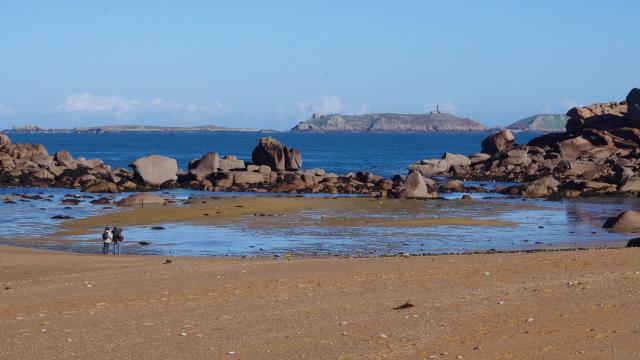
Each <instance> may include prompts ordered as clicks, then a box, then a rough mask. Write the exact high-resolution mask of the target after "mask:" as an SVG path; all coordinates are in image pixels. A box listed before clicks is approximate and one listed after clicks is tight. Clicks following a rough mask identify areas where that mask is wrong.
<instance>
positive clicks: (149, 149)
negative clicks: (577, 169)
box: [10, 132, 541, 177]
mask: <svg viewBox="0 0 640 360" xmlns="http://www.w3.org/2000/svg"><path fill="white" fill-rule="evenodd" d="M487 135H489V133H485V132H477V133H476V132H473V133H407V134H405V133H293V132H283V133H269V134H265V133H256V132H228V133H227V132H212V133H204V132H199V133H100V134H84V133H81V134H41V133H38V134H10V137H11V139H12V141H13V142H16V143H18V142H20V143H22V142H24V143H37V144H44V145H45V146H46V147H47V150H48V151H49V153H50V154H53V153H54V152H56V151H58V150H62V149H66V150H69V151H70V152H71V154H72V155H73V156H74V157H79V156H82V157H85V158H87V159H94V158H98V159H102V160H103V161H104V162H105V163H107V164H109V165H111V166H112V167H114V168H116V167H124V168H126V167H128V164H129V163H131V162H132V161H133V160H135V159H137V158H140V157H142V156H147V155H150V154H160V155H165V156H169V157H172V158H175V159H176V160H177V161H178V165H179V167H181V168H182V169H186V168H187V164H188V163H189V161H190V160H193V159H199V158H200V157H201V156H202V155H203V154H205V153H207V152H217V153H218V154H220V155H235V156H237V157H238V159H242V160H247V161H250V160H251V152H252V151H253V149H254V148H255V146H256V145H257V144H258V139H260V138H261V137H264V136H271V137H274V138H276V139H277V140H279V141H280V142H282V143H283V144H285V145H287V146H288V147H293V148H296V149H298V150H300V152H301V153H302V161H303V167H304V168H305V169H313V168H321V169H325V170H326V171H327V172H333V173H336V174H339V175H342V174H346V173H348V172H350V171H370V172H373V173H374V174H377V175H381V176H385V177H390V176H393V175H395V174H406V172H407V166H408V165H409V164H411V163H414V162H416V161H419V160H422V159H430V158H440V157H441V156H442V154H443V153H444V152H452V153H457V154H465V155H469V154H473V153H476V152H479V151H480V149H481V147H480V142H481V141H482V140H483V139H484V138H485V137H486V136H487ZM539 135H541V134H540V133H517V134H515V136H516V141H517V142H518V143H527V142H528V141H529V140H530V139H532V138H533V137H536V136H539Z"/></svg>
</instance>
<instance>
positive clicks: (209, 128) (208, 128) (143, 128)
mask: <svg viewBox="0 0 640 360" xmlns="http://www.w3.org/2000/svg"><path fill="white" fill-rule="evenodd" d="M270 131H271V130H258V129H250V128H227V127H222V126H215V125H202V126H192V127H178V126H155V125H106V126H96V127H75V128H71V129H43V128H40V127H38V126H34V125H25V126H20V127H18V126H14V127H12V128H11V129H7V130H3V131H2V132H5V133H8V134H11V133H13V134H36V133H50V134H98V133H123V132H270Z"/></svg>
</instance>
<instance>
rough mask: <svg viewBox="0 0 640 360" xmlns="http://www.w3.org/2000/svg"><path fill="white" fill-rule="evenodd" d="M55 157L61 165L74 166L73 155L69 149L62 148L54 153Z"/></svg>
mask: <svg viewBox="0 0 640 360" xmlns="http://www.w3.org/2000/svg"><path fill="white" fill-rule="evenodd" d="M53 159H54V160H55V161H56V162H57V163H58V165H60V166H64V167H68V168H70V167H74V166H73V165H74V164H73V157H72V156H71V153H70V152H69V151H67V150H60V151H58V152H57V153H55V154H54V155H53Z"/></svg>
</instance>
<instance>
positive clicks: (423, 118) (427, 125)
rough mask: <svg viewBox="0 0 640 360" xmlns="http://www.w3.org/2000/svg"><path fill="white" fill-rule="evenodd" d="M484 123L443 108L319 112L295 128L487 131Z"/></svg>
mask: <svg viewBox="0 0 640 360" xmlns="http://www.w3.org/2000/svg"><path fill="white" fill-rule="evenodd" d="M486 130H488V128H487V127H486V126H484V125H483V124H481V123H479V122H477V121H474V120H471V119H469V118H461V117H458V116H455V115H452V114H447V113H443V112H439V111H437V112H431V113H426V114H393V113H381V114H363V115H342V114H331V115H318V114H313V115H312V116H311V118H310V119H309V120H306V121H301V122H300V123H298V125H296V126H295V127H294V128H292V129H291V131H295V132H454V131H486Z"/></svg>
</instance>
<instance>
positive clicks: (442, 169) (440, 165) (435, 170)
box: [409, 159, 451, 176]
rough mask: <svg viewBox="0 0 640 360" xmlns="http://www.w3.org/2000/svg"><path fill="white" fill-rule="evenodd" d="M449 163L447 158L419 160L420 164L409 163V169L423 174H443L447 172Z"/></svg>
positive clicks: (449, 166)
mask: <svg viewBox="0 0 640 360" xmlns="http://www.w3.org/2000/svg"><path fill="white" fill-rule="evenodd" d="M450 168H451V164H449V162H448V161H447V160H438V159H428V160H421V161H420V164H411V165H409V171H417V172H420V173H421V174H422V175H423V176H436V175H443V174H446V173H447V172H449V169H450Z"/></svg>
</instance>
